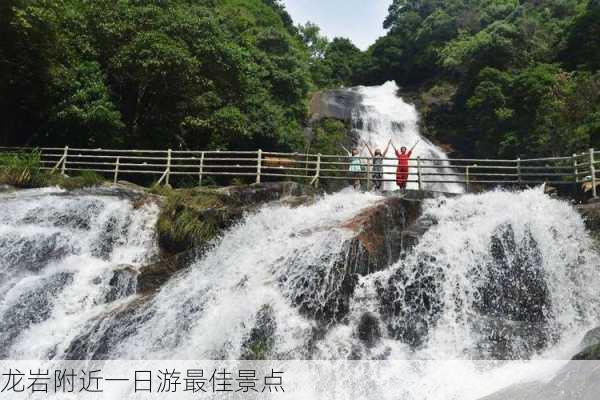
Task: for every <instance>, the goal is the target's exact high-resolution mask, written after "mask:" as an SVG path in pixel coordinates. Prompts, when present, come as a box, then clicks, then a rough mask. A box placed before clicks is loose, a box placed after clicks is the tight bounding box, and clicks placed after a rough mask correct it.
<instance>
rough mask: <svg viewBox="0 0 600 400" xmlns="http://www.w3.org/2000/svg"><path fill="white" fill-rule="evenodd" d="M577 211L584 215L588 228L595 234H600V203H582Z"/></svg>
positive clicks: (596, 235)
mask: <svg viewBox="0 0 600 400" xmlns="http://www.w3.org/2000/svg"><path fill="white" fill-rule="evenodd" d="M577 211H579V213H580V214H581V215H582V216H583V218H584V221H585V226H586V228H587V229H588V230H589V231H590V232H591V233H592V234H593V235H594V236H595V237H598V236H599V235H600V203H599V202H595V203H589V204H580V205H578V206H577Z"/></svg>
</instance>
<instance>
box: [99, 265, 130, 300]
mask: <svg viewBox="0 0 600 400" xmlns="http://www.w3.org/2000/svg"><path fill="white" fill-rule="evenodd" d="M137 275H138V272H137V271H136V270H135V268H133V267H131V266H129V265H122V266H119V267H118V268H117V269H115V271H113V274H112V277H111V279H110V281H109V282H108V288H109V291H108V292H107V293H106V296H105V298H104V300H105V301H106V302H107V303H110V302H112V301H116V300H119V299H123V298H125V297H127V296H131V295H133V294H135V292H136V288H137Z"/></svg>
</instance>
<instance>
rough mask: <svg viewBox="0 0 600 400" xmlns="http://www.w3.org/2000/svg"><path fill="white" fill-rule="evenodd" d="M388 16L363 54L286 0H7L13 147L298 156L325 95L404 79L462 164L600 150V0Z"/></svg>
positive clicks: (432, 131)
mask: <svg viewBox="0 0 600 400" xmlns="http://www.w3.org/2000/svg"><path fill="white" fill-rule="evenodd" d="M297 22H303V21H297ZM382 23H383V24H384V26H385V27H386V28H388V33H387V34H386V35H385V36H383V37H381V38H379V39H378V40H377V42H376V43H375V44H373V45H372V46H371V48H370V49H369V50H368V51H366V52H362V51H360V50H359V49H358V48H356V46H354V45H353V44H352V42H351V41H350V40H348V39H344V38H332V39H331V40H330V39H328V38H325V37H323V36H322V35H321V34H320V31H319V27H318V26H316V25H314V24H311V23H307V24H305V25H295V24H294V22H293V21H292V19H291V18H290V16H289V15H288V13H287V12H286V10H285V8H284V7H283V6H282V4H281V3H280V2H279V0H95V1H90V0H5V1H2V2H1V4H0V35H1V37H2V38H3V40H2V41H1V42H0V75H1V76H2V78H3V79H2V80H0V110H1V113H2V114H1V116H0V145H37V146H39V145H59V146H62V145H65V144H69V145H70V146H86V147H135V148H165V147H171V148H184V149H197V148H211V149H223V150H225V149H240V150H243V149H256V148H259V147H260V148H264V149H269V150H293V151H301V150H302V149H304V148H306V147H305V145H306V144H305V143H304V135H303V126H304V124H305V121H306V110H307V107H306V106H307V100H308V97H309V96H310V94H311V93H312V92H314V91H315V90H319V89H324V88H332V87H340V86H352V85H358V84H369V85H374V84H381V83H383V82H385V81H388V80H395V81H396V82H398V84H399V85H400V86H401V87H402V89H403V91H404V92H405V93H409V94H413V95H414V96H415V98H416V99H417V102H418V105H419V108H420V111H421V113H422V116H423V118H422V125H423V126H422V128H423V132H424V133H425V134H426V135H428V136H429V137H431V138H433V139H435V140H437V141H438V142H441V143H445V144H449V145H451V146H452V147H453V148H454V149H455V150H456V151H457V153H459V154H462V155H465V156H473V155H477V156H490V157H498V156H500V157H516V156H519V155H521V156H536V155H564V154H570V153H572V152H575V151H582V150H585V149H587V148H588V147H590V146H596V147H600V72H599V70H600V39H599V38H600V0H528V1H525V0H522V1H518V0H443V1H442V0H394V1H393V4H392V5H391V7H390V9H389V15H388V16H387V18H386V19H385V21H382ZM333 123H334V122H332V124H333ZM330 125H331V124H330ZM332 127H333V125H331V126H328V127H323V129H322V130H323V131H324V132H325V131H327V130H328V129H329V128H332ZM326 128H327V129H326ZM338 128H339V127H338ZM342 128H343V127H342ZM329 130H331V129H329ZM334 131H335V132H336V135H337V136H336V138H328V137H321V138H319V141H318V143H313V147H314V148H318V149H319V150H320V151H324V152H333V151H336V150H337V141H338V139H339V138H338V136H339V132H343V131H344V129H335V130H334ZM321 136H323V135H321Z"/></svg>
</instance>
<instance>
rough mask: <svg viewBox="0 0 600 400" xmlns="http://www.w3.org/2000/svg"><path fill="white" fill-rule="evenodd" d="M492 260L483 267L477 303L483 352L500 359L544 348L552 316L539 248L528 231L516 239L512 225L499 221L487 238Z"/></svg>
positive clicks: (549, 338) (547, 339)
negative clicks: (519, 238) (485, 338)
mask: <svg viewBox="0 0 600 400" xmlns="http://www.w3.org/2000/svg"><path fill="white" fill-rule="evenodd" d="M490 254H491V256H492V260H491V262H490V263H489V265H486V266H485V268H484V269H483V270H484V271H485V275H484V276H483V282H484V284H483V285H482V286H481V287H480V288H479V297H480V301H478V302H477V303H476V307H477V308H478V309H479V312H480V313H481V315H482V316H483V317H484V318H483V319H482V321H483V322H482V326H481V327H480V329H481V331H482V332H484V333H485V334H486V335H487V336H488V338H487V340H485V343H486V345H485V348H484V349H482V350H484V352H485V353H486V354H491V355H493V356H494V357H497V358H500V359H507V358H512V357H513V355H518V354H521V355H523V354H527V353H533V352H535V351H536V350H538V349H541V348H543V347H544V346H545V345H546V344H547V342H548V341H549V340H551V339H552V338H551V337H548V333H547V331H548V327H547V324H548V321H549V320H550V319H551V317H552V305H551V304H550V294H549V289H548V287H547V285H546V282H545V279H544V276H543V271H542V259H541V257H542V256H541V253H540V251H539V248H538V244H537V243H536V242H535V240H534V239H533V237H532V235H531V233H530V232H526V233H525V235H524V238H523V239H522V240H520V241H516V240H515V233H514V231H513V228H512V227H511V226H510V225H503V226H500V227H498V229H497V230H496V232H495V233H494V235H493V237H492V240H491V248H490Z"/></svg>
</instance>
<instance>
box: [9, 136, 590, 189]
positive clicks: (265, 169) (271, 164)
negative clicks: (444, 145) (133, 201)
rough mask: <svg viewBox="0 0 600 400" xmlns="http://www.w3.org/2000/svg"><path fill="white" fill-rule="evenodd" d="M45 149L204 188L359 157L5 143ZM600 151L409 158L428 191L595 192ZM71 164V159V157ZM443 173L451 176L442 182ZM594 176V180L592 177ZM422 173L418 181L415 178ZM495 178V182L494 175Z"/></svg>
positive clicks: (115, 170)
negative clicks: (579, 187)
mask: <svg viewBox="0 0 600 400" xmlns="http://www.w3.org/2000/svg"><path fill="white" fill-rule="evenodd" d="M33 150H38V151H40V157H41V160H40V161H41V164H42V169H44V170H48V171H51V172H56V171H58V170H60V172H61V173H63V174H66V173H68V172H69V171H94V172H100V173H111V174H112V175H113V181H114V182H116V181H117V179H118V177H119V176H121V175H123V174H129V175H136V174H149V175H161V176H160V179H159V181H158V182H159V183H162V182H164V183H166V184H169V183H170V179H169V178H170V176H171V175H177V176H182V175H190V176H196V177H197V181H198V185H202V183H203V180H204V178H205V177H208V176H255V178H256V182H257V183H259V182H261V179H262V177H273V178H293V179H306V180H307V181H308V182H310V183H311V184H315V185H316V184H318V182H319V181H320V180H328V179H331V180H344V179H345V180H350V179H352V177H353V176H352V174H351V173H350V171H349V166H350V165H351V164H352V159H353V157H350V156H347V155H328V154H302V153H284V152H268V151H261V150H258V151H220V150H211V151H195V150H171V149H166V150H150V149H148V150H138V149H130V150H119V149H114V150H113V149H100V148H96V149H85V148H70V147H68V146H66V147H63V148H58V147H46V148H31V147H0V152H2V151H8V152H17V151H20V152H26V151H33ZM598 153H599V152H597V151H595V150H594V149H589V151H588V152H586V153H579V154H577V153H575V154H573V155H571V156H566V157H545V158H530V159H520V158H517V159H514V160H506V159H498V160H494V159H468V158H447V159H432V158H421V157H416V158H414V159H411V160H410V163H409V180H408V182H409V183H416V184H417V186H418V187H419V188H422V189H426V188H427V184H437V183H459V184H463V185H465V187H466V189H467V190H469V189H471V188H473V186H474V185H484V184H485V185H522V186H527V185H535V184H542V183H550V182H552V183H553V184H571V185H572V184H579V183H581V182H585V181H586V179H588V180H589V181H591V184H592V186H593V189H594V190H593V191H594V196H596V195H597V193H595V188H596V184H600V182H598V179H597V176H596V169H597V167H596V165H597V164H599V163H600V157H595V156H596V154H598ZM356 158H358V159H359V160H360V161H361V166H362V168H363V172H362V174H360V176H359V177H358V179H360V180H362V181H365V182H368V183H370V182H371V181H372V176H371V175H372V158H371V157H364V156H360V157H356ZM67 161H68V162H67ZM396 165H397V159H396V158H395V157H388V158H384V159H383V168H384V172H383V173H384V177H383V179H381V181H383V182H394V181H395V177H394V173H395V166H396ZM440 177H448V178H447V179H440ZM588 177H589V178H588ZM413 178H414V179H413ZM490 178H492V179H490Z"/></svg>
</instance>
